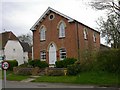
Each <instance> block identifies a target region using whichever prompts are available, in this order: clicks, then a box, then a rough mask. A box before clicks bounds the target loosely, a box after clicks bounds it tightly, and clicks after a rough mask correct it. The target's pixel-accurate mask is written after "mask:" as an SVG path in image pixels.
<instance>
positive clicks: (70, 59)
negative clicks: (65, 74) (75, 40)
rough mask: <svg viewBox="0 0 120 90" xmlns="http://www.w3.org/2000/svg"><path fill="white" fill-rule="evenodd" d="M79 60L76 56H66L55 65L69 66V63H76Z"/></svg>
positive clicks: (60, 66)
mask: <svg viewBox="0 0 120 90" xmlns="http://www.w3.org/2000/svg"><path fill="white" fill-rule="evenodd" d="M76 61H77V59H75V58H65V59H64V60H61V61H56V62H55V66H56V67H57V68H67V66H68V65H71V64H74V63H75V62H76Z"/></svg>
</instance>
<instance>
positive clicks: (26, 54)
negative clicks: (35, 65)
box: [23, 52, 29, 62]
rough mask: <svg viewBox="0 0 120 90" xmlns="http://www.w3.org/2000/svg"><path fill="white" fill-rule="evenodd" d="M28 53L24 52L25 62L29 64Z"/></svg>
mask: <svg viewBox="0 0 120 90" xmlns="http://www.w3.org/2000/svg"><path fill="white" fill-rule="evenodd" d="M28 59H29V58H28V52H23V61H24V62H28Z"/></svg>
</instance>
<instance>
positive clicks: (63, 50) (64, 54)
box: [60, 48, 66, 60]
mask: <svg viewBox="0 0 120 90" xmlns="http://www.w3.org/2000/svg"><path fill="white" fill-rule="evenodd" d="M65 58H66V50H65V49H64V48H62V49H60V60H63V59H65Z"/></svg>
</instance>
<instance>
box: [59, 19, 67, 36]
mask: <svg viewBox="0 0 120 90" xmlns="http://www.w3.org/2000/svg"><path fill="white" fill-rule="evenodd" d="M65 27H66V24H65V22H64V21H60V22H59V23H58V29H59V38H63V37H65Z"/></svg>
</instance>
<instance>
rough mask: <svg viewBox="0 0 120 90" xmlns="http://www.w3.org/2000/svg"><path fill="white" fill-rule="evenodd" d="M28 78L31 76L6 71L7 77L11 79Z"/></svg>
mask: <svg viewBox="0 0 120 90" xmlns="http://www.w3.org/2000/svg"><path fill="white" fill-rule="evenodd" d="M2 78H4V73H2ZM27 78H29V76H24V75H15V74H14V73H13V72H11V71H7V72H6V79H7V80H10V81H21V80H24V79H27Z"/></svg>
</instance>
